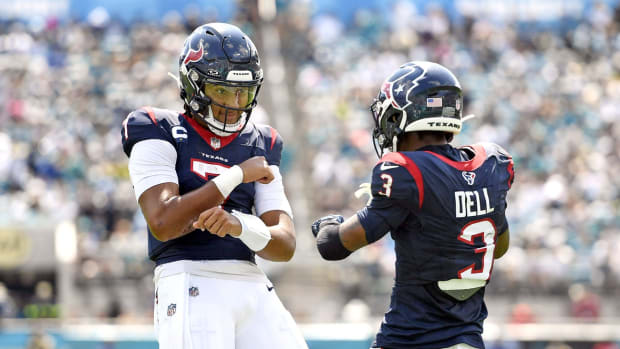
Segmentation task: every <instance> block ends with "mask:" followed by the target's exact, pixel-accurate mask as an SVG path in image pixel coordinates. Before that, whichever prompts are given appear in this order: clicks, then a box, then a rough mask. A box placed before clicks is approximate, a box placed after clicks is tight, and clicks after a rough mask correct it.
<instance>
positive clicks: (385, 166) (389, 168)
mask: <svg viewBox="0 0 620 349" xmlns="http://www.w3.org/2000/svg"><path fill="white" fill-rule="evenodd" d="M397 167H398V165H386V163H385V162H382V163H381V171H385V170H391V169H393V168H397Z"/></svg>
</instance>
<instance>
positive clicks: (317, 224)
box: [312, 214, 344, 237]
mask: <svg viewBox="0 0 620 349" xmlns="http://www.w3.org/2000/svg"><path fill="white" fill-rule="evenodd" d="M342 222H344V217H343V216H341V215H339V214H330V215H329V216H325V217H321V218H319V219H317V220H316V221H314V223H312V235H314V237H316V236H317V235H319V230H321V228H322V227H323V226H324V225H326V224H342Z"/></svg>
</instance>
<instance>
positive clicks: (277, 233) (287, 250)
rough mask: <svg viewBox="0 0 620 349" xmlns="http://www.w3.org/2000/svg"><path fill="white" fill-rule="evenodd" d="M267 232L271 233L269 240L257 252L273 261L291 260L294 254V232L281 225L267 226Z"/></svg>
mask: <svg viewBox="0 0 620 349" xmlns="http://www.w3.org/2000/svg"><path fill="white" fill-rule="evenodd" d="M269 232H270V233H271V240H270V241H269V243H268V244H267V246H265V248H264V249H262V250H260V251H259V252H257V254H258V255H259V256H261V257H262V258H265V259H267V260H270V261H274V262H287V261H289V260H291V258H293V255H294V254H295V246H296V242H295V232H294V231H291V230H290V229H287V227H283V226H281V225H275V226H271V227H269Z"/></svg>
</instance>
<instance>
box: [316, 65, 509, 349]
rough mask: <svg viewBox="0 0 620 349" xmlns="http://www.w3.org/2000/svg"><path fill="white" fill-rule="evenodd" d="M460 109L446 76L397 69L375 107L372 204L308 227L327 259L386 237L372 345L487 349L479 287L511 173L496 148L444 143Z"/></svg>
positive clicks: (499, 248) (502, 241) (492, 254)
mask: <svg viewBox="0 0 620 349" xmlns="http://www.w3.org/2000/svg"><path fill="white" fill-rule="evenodd" d="M461 109H462V96H461V88H460V85H459V83H458V80H457V79H456V78H455V77H454V75H452V73H451V72H450V71H449V70H447V69H446V68H444V67H443V66H441V65H439V64H435V63H430V62H410V63H407V64H404V65H403V66H401V67H400V68H399V69H398V70H397V71H396V72H394V73H393V74H392V75H390V76H389V77H388V79H387V80H386V81H385V82H384V84H383V86H382V88H381V92H380V93H379V96H378V97H377V99H376V100H375V103H374V104H373V105H372V107H371V110H372V112H373V116H374V119H375V123H376V127H375V130H374V140H375V146H376V149H377V151H378V153H379V156H380V161H379V162H378V163H377V165H376V166H375V168H374V170H373V173H372V183H371V191H372V200H371V201H370V202H369V204H368V205H367V206H366V207H364V208H363V209H362V210H360V211H359V212H358V213H357V215H355V216H353V217H351V218H349V219H347V220H346V221H344V219H343V218H342V216H338V215H331V216H327V217H323V218H321V219H319V220H317V221H316V222H315V223H314V224H313V227H312V230H313V233H314V234H315V236H317V246H318V249H319V252H320V253H321V255H322V256H323V257H324V258H325V259H328V260H338V259H342V258H346V257H347V256H348V255H349V254H350V253H351V252H352V251H355V250H356V249H358V248H360V247H363V246H365V245H366V244H369V243H372V242H374V241H377V240H378V239H380V238H381V237H383V236H384V235H385V234H387V233H388V232H391V236H392V238H393V239H394V241H395V250H396V278H395V285H394V288H393V292H392V297H391V304H390V309H389V310H388V312H387V313H386V314H385V318H384V321H383V323H382V324H381V330H380V332H379V333H378V334H377V337H376V341H375V343H374V344H373V348H384V349H401V348H402V349H404V348H434V349H437V348H470V347H475V348H484V343H483V342H482V337H481V333H482V324H483V321H484V319H485V318H486V316H487V309H486V306H485V303H484V300H483V297H484V288H485V286H486V284H487V282H488V281H489V279H490V277H491V272H492V270H493V262H494V259H495V258H499V257H501V256H502V255H503V254H504V253H505V252H506V250H507V248H508V241H509V239H508V234H509V233H508V223H507V221H506V216H505V209H506V193H507V192H508V190H509V189H510V186H511V185H512V182H513V177H514V171H513V162H512V158H511V156H510V155H509V154H508V153H507V152H506V151H505V150H503V149H502V148H501V147H500V146H498V145H496V144H492V143H479V144H474V145H472V146H465V147H460V148H455V147H452V146H451V145H450V144H448V143H449V142H450V141H451V140H452V137H453V135H454V134H456V133H458V132H459V131H460V129H461V126H462V118H461ZM386 149H387V150H390V152H388V153H387V154H385V155H383V152H384V150H386Z"/></svg>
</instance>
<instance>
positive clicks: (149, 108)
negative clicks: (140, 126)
mask: <svg viewBox="0 0 620 349" xmlns="http://www.w3.org/2000/svg"><path fill="white" fill-rule="evenodd" d="M142 109H144V111H146V113H147V114H149V117H150V118H151V120H152V121H153V123H154V124H155V125H157V118H156V117H155V112H154V111H153V108H151V107H142Z"/></svg>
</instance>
